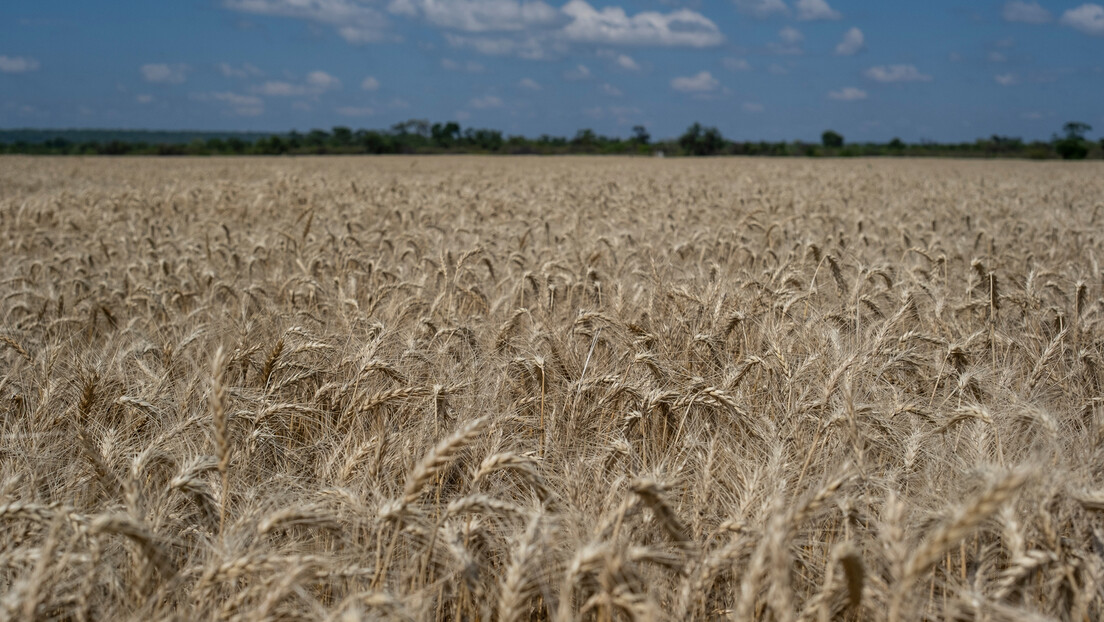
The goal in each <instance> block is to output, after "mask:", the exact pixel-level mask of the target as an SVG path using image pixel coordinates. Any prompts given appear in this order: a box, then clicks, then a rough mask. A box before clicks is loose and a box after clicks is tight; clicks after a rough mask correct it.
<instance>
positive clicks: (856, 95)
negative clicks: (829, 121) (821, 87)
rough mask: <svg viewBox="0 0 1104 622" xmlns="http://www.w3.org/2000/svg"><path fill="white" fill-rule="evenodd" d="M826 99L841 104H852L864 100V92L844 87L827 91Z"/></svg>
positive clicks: (851, 87)
mask: <svg viewBox="0 0 1104 622" xmlns="http://www.w3.org/2000/svg"><path fill="white" fill-rule="evenodd" d="M828 97H829V98H831V99H834V100H837V101H841V102H854V101H859V100H862V99H866V91H864V90H862V89H857V88H855V87H853V86H846V87H844V88H842V89H838V90H835V91H829V92H828Z"/></svg>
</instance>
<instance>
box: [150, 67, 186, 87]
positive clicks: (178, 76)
mask: <svg viewBox="0 0 1104 622" xmlns="http://www.w3.org/2000/svg"><path fill="white" fill-rule="evenodd" d="M139 70H140V71H141V72H142V77H143V78H145V80H146V82H154V83H158V84H180V83H182V82H184V80H186V79H187V73H188V66H187V65H181V64H178V65H167V64H165V63H148V64H145V65H142V66H141V67H140V68H139Z"/></svg>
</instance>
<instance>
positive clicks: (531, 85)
mask: <svg viewBox="0 0 1104 622" xmlns="http://www.w3.org/2000/svg"><path fill="white" fill-rule="evenodd" d="M518 86H520V87H521V88H523V89H525V90H527V91H539V90H541V88H543V87H541V85H540V84H538V83H537V81H536V80H534V79H532V78H522V79H521V81H520V82H518Z"/></svg>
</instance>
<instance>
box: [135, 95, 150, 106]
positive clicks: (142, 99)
mask: <svg viewBox="0 0 1104 622" xmlns="http://www.w3.org/2000/svg"><path fill="white" fill-rule="evenodd" d="M134 101H136V102H138V103H139V104H152V103H153V95H138V96H137V97H135V98H134Z"/></svg>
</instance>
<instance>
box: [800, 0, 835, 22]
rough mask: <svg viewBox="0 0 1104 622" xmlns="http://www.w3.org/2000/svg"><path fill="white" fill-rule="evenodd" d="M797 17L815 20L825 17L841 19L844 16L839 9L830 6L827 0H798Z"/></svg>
mask: <svg viewBox="0 0 1104 622" xmlns="http://www.w3.org/2000/svg"><path fill="white" fill-rule="evenodd" d="M794 6H796V7H797V19H800V20H804V21H815V20H823V19H839V18H841V17H843V16H842V15H840V13H839V11H835V10H833V9H832V7H830V6H828V3H827V2H826V1H825V0H797V4H795V5H794Z"/></svg>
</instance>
